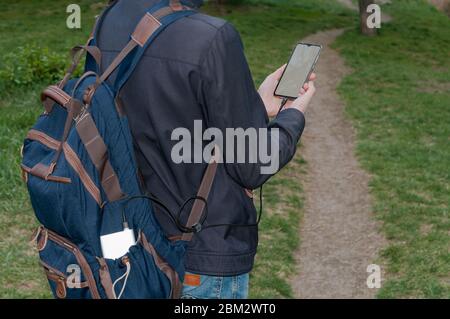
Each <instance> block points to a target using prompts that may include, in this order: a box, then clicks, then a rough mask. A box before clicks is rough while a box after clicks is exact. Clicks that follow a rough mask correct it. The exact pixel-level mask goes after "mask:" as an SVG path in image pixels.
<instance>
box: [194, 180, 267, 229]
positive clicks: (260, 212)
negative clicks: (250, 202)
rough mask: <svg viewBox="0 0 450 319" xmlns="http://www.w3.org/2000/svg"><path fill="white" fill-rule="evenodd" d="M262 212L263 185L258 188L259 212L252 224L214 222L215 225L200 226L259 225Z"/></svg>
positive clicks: (206, 227)
mask: <svg viewBox="0 0 450 319" xmlns="http://www.w3.org/2000/svg"><path fill="white" fill-rule="evenodd" d="M262 212H263V187H262V186H261V187H260V188H259V214H258V219H257V220H256V223H254V224H215V225H207V226H204V227H202V229H208V228H215V227H225V226H227V227H256V226H258V225H259V223H260V221H261V216H262Z"/></svg>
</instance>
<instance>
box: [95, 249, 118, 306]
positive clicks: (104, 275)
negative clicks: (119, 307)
mask: <svg viewBox="0 0 450 319" xmlns="http://www.w3.org/2000/svg"><path fill="white" fill-rule="evenodd" d="M97 260H98V263H99V264H100V270H99V272H98V273H99V276H100V283H101V284H102V286H103V289H104V290H105V293H106V297H108V299H117V298H116V294H115V293H114V288H113V283H112V280H111V275H110V273H109V268H108V265H107V264H106V261H105V259H103V258H100V257H97Z"/></svg>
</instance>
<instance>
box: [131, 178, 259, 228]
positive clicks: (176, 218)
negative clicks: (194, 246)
mask: <svg viewBox="0 0 450 319" xmlns="http://www.w3.org/2000/svg"><path fill="white" fill-rule="evenodd" d="M135 199H148V200H151V201H153V202H154V203H156V204H158V205H159V206H161V208H163V210H164V211H165V213H166V214H167V215H168V216H169V218H170V219H171V220H172V222H173V223H174V224H175V225H176V227H177V228H178V229H179V230H180V231H181V232H183V233H197V232H199V231H200V230H202V229H208V228H216V227H256V226H258V225H259V223H260V222H261V216H262V212H263V187H262V186H261V187H260V191H259V214H258V218H257V220H256V223H254V224H214V225H207V226H202V225H203V223H204V222H205V221H206V219H207V218H208V201H207V200H206V199H205V198H203V197H201V196H193V197H190V198H188V199H187V200H185V201H184V203H183V204H182V205H181V206H180V208H179V210H178V213H177V215H176V216H174V215H173V214H172V212H171V211H170V210H169V208H167V206H166V205H164V203H163V202H161V201H160V200H159V199H158V198H156V197H155V196H153V195H152V194H149V195H136V196H130V197H128V198H127V199H126V202H125V204H124V205H123V207H122V219H123V223H124V225H125V224H126V225H127V221H126V217H125V209H126V207H127V205H128V203H129V202H130V201H132V200H135ZM196 199H199V200H201V201H203V202H204V203H205V211H204V213H203V216H202V218H201V220H200V221H199V223H197V224H196V225H193V226H192V227H186V226H184V225H182V224H181V222H180V217H181V213H182V212H183V209H184V208H185V207H186V205H187V204H188V203H189V202H190V201H192V200H196Z"/></svg>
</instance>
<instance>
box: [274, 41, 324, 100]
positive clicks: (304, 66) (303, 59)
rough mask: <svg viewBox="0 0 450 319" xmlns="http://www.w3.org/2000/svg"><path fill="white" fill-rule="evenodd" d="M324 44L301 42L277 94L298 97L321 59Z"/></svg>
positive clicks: (292, 55)
mask: <svg viewBox="0 0 450 319" xmlns="http://www.w3.org/2000/svg"><path fill="white" fill-rule="evenodd" d="M321 50H322V46H321V45H318V44H311V43H299V44H297V46H296V47H295V49H294V51H293V52H292V54H291V57H290V59H289V62H288V64H287V66H286V68H285V69H284V72H283V75H282V76H281V79H280V81H279V82H278V85H277V87H276V89H275V93H274V94H275V96H279V97H284V98H288V99H296V98H298V95H299V93H300V89H301V88H302V87H303V84H305V83H306V82H307V81H308V79H309V76H310V75H311V73H312V72H313V71H314V67H315V66H316V63H317V61H318V60H319V56H320V51H321Z"/></svg>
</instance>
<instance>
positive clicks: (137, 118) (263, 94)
mask: <svg viewBox="0 0 450 319" xmlns="http://www.w3.org/2000/svg"><path fill="white" fill-rule="evenodd" d="M157 2H158V0H119V1H116V2H115V3H114V7H113V8H112V9H111V10H110V11H109V12H108V14H107V15H106V16H105V19H104V22H103V23H102V25H101V26H100V30H99V32H98V45H99V47H100V49H101V50H102V53H103V63H102V68H103V69H104V68H106V67H107V66H108V65H109V63H111V61H112V60H113V58H114V57H115V56H116V55H117V53H118V52H119V51H120V50H121V49H122V48H123V47H124V46H125V44H126V42H127V41H128V40H129V35H130V34H131V32H132V30H133V29H134V27H135V26H136V24H137V22H138V21H139V20H140V18H141V17H142V16H143V15H144V13H145V12H146V10H147V9H148V8H150V7H151V6H152V5H154V4H155V3H157ZM192 2H194V1H191V4H192ZM201 2H202V1H195V3H194V5H200V4H201ZM185 3H186V2H185ZM282 71H283V67H282V68H280V69H278V70H277V71H276V72H274V73H273V74H271V75H270V76H269V77H268V78H267V79H266V80H265V81H264V83H263V84H262V85H261V87H260V89H259V93H258V91H257V90H256V89H255V87H254V84H253V80H252V76H251V74H250V70H249V67H248V65H247V62H246V59H245V56H244V52H243V46H242V43H241V40H240V37H239V34H238V32H237V31H236V30H235V29H234V28H233V26H232V25H231V24H229V23H227V22H226V21H224V20H221V19H218V18H214V17H210V16H207V15H204V14H200V13H196V14H194V15H192V16H189V17H186V18H183V19H181V20H178V21H177V22H175V23H174V24H172V25H170V26H169V27H168V28H167V29H166V30H164V31H163V32H162V33H161V34H160V35H159V36H158V38H156V40H155V41H154V42H153V43H152V45H151V46H150V47H149V48H148V49H147V51H146V53H145V56H144V57H143V58H142V60H141V62H140V63H139V65H138V67H137V68H136V71H135V72H134V74H133V75H132V77H131V78H130V80H129V81H128V83H127V84H126V85H125V87H124V88H123V90H122V92H121V99H122V101H123V105H124V111H125V113H126V114H127V117H128V120H129V123H130V127H131V130H132V133H133V137H134V141H135V152H136V158H137V162H138V165H139V168H140V170H141V173H142V175H143V179H144V183H145V187H146V189H147V190H148V191H149V192H150V193H152V194H153V195H154V196H156V197H158V198H159V200H161V201H162V202H163V203H165V204H166V205H167V206H168V207H169V209H170V210H171V211H172V212H177V211H178V210H179V207H180V206H181V205H182V204H183V203H184V202H185V201H186V199H188V198H190V197H192V196H193V195H195V194H196V192H197V190H198V188H199V185H200V182H201V180H202V177H203V174H204V172H205V169H206V166H207V163H201V164H198V163H197V164H195V163H191V164H190V163H181V164H176V163H174V161H173V160H172V158H171V152H172V148H173V146H174V145H175V144H176V143H177V141H172V139H171V134H172V132H173V131H174V130H175V129H177V128H187V129H188V130H189V131H190V132H194V121H195V120H201V121H202V124H203V130H205V129H206V128H210V127H214V128H218V129H220V130H221V131H223V132H224V133H225V130H226V128H244V129H247V128H256V129H259V128H268V130H269V133H271V132H272V131H274V129H278V130H279V140H278V141H277V142H278V143H277V145H278V146H279V162H280V168H281V167H282V166H284V165H286V164H287V163H288V162H289V160H290V159H291V158H292V157H293V156H294V153H295V150H296V145H297V143H298V140H299V138H300V135H301V134H302V131H303V128H304V116H303V112H304V111H305V109H306V107H307V105H308V104H309V101H310V99H311V97H312V96H313V94H314V91H315V88H314V83H313V82H312V81H311V82H309V85H305V86H304V88H303V89H302V92H299V94H301V96H300V97H299V98H298V99H297V100H295V101H293V102H289V103H287V105H286V107H285V109H284V110H283V111H282V112H281V113H280V114H279V115H278V116H277V117H276V118H275V119H274V120H273V121H271V122H270V123H269V120H268V116H275V115H276V114H277V112H278V109H279V107H280V103H281V100H280V99H279V98H276V97H274V96H273V92H274V89H275V86H276V84H277V81H278V79H279V78H280V76H281V74H282ZM113 79H114V77H112V80H113ZM311 80H314V76H313V77H312V78H311ZM224 135H225V134H224ZM193 138H194V137H193ZM266 139H267V141H263V142H266V144H267V145H269V148H270V145H271V136H270V134H269V135H268V136H267V137H266ZM230 151H231V150H227V149H225V150H224V152H225V153H226V152H230ZM224 155H225V154H224ZM193 156H194V155H193ZM224 157H225V156H224ZM261 166H262V163H261V162H260V161H258V162H257V163H225V164H220V165H219V166H218V169H217V174H216V178H215V181H214V184H213V186H212V190H211V193H210V195H209V198H208V205H207V206H208V217H207V219H206V222H205V225H216V224H240V225H243V224H254V223H255V221H256V209H255V206H254V204H253V200H252V199H251V198H250V197H249V196H248V193H249V192H248V191H247V190H249V189H251V190H253V189H257V188H258V187H260V186H261V185H262V184H263V183H264V182H266V181H267V180H268V179H269V178H270V176H271V175H265V174H262V173H261ZM188 206H189V205H188ZM189 208H190V207H186V209H185V211H184V212H183V216H184V218H185V216H186V212H189ZM155 210H156V214H157V217H158V220H159V221H160V223H161V225H162V227H163V228H164V230H165V232H166V234H167V235H168V236H170V235H176V234H179V231H178V230H177V228H176V227H175V226H174V225H173V223H172V222H171V220H170V219H169V218H168V217H167V216H166V215H165V214H164V212H162V211H160V210H159V209H158V207H157V206H155ZM257 242H258V229H257V227H232V226H222V227H214V228H208V229H204V230H202V231H201V232H200V233H198V234H195V235H194V239H193V240H192V242H191V243H190V245H189V249H188V252H187V256H186V260H185V264H186V269H187V271H188V273H187V275H186V277H185V282H184V291H183V297H184V298H246V297H247V294H248V278H249V275H248V274H249V272H250V271H251V269H252V267H253V261H254V256H255V253H256V247H257Z"/></svg>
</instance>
